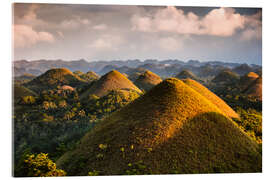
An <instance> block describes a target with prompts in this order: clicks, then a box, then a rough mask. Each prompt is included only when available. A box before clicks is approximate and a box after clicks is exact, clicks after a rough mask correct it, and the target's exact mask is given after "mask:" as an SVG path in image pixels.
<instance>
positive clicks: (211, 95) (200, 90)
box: [183, 79, 239, 118]
mask: <svg viewBox="0 0 270 180" xmlns="http://www.w3.org/2000/svg"><path fill="white" fill-rule="evenodd" d="M183 82H184V83H186V84H187V85H188V86H190V87H191V88H192V89H194V90H195V91H197V92H198V93H200V94H201V95H203V96H204V97H205V98H207V99H208V100H209V101H211V102H212V103H213V104H214V105H216V106H217V107H218V108H219V109H220V110H221V111H222V112H223V113H224V115H225V116H228V117H230V118H239V115H238V114H237V113H236V112H235V111H234V110H233V109H232V108H231V107H230V106H228V105H227V104H226V103H225V102H224V101H223V100H222V99H221V98H219V97H218V96H217V95H215V94H214V93H213V92H211V91H210V90H209V89H207V88H206V87H204V86H203V85H201V84H200V83H198V82H196V81H194V80H192V79H184V80H183Z"/></svg>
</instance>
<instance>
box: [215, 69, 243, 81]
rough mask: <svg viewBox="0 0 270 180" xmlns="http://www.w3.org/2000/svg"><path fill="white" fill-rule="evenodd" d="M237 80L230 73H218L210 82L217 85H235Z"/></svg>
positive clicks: (232, 73) (237, 77)
mask: <svg viewBox="0 0 270 180" xmlns="http://www.w3.org/2000/svg"><path fill="white" fill-rule="evenodd" d="M238 80H239V76H238V75H237V74H236V73H234V72H231V71H222V72H220V73H219V74H218V75H217V76H216V77H215V78H214V79H213V80H212V82H214V83H218V84H227V83H235V82H237V81H238Z"/></svg>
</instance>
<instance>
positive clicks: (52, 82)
mask: <svg viewBox="0 0 270 180" xmlns="http://www.w3.org/2000/svg"><path fill="white" fill-rule="evenodd" d="M84 84H86V81H84V80H82V79H81V78H80V77H79V76H77V75H75V74H73V73H72V72H71V71H70V70H68V69H65V68H59V69H50V70H48V71H47V72H45V73H44V74H42V75H40V76H38V77H36V78H34V79H33V80H32V81H30V82H28V83H26V84H25V86H26V87H28V88H29V89H32V90H34V91H36V92H41V91H42V90H47V89H54V88H57V86H63V85H69V86H72V87H76V86H80V85H84Z"/></svg>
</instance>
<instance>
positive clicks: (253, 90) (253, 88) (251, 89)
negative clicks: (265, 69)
mask: <svg viewBox="0 0 270 180" xmlns="http://www.w3.org/2000/svg"><path fill="white" fill-rule="evenodd" d="M244 93H245V94H247V95H248V96H251V97H255V98H256V99H258V100H260V101H262V77H261V76H260V77H258V78H257V79H256V80H255V81H254V82H253V83H251V84H250V85H249V86H248V87H247V89H246V90H244Z"/></svg>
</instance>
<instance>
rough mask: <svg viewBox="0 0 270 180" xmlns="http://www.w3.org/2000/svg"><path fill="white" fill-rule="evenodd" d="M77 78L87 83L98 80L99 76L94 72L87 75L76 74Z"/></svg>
mask: <svg viewBox="0 0 270 180" xmlns="http://www.w3.org/2000/svg"><path fill="white" fill-rule="evenodd" d="M78 76H79V77H80V78H82V79H83V80H86V81H87V82H92V81H95V80H98V79H99V75H98V74H96V73H95V72H94V71H88V72H87V73H78Z"/></svg>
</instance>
